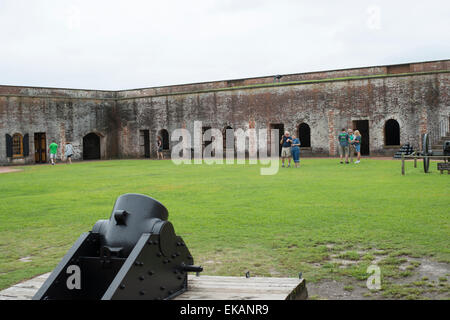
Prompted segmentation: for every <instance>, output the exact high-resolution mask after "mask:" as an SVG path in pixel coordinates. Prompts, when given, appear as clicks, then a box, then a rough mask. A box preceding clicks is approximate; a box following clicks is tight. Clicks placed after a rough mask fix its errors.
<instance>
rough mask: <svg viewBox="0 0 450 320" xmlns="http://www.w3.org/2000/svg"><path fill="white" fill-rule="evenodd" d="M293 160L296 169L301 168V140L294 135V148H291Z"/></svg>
mask: <svg viewBox="0 0 450 320" xmlns="http://www.w3.org/2000/svg"><path fill="white" fill-rule="evenodd" d="M291 153H292V158H293V159H294V164H295V167H296V168H298V167H299V166H300V139H298V138H297V137H296V136H295V135H292V147H291Z"/></svg>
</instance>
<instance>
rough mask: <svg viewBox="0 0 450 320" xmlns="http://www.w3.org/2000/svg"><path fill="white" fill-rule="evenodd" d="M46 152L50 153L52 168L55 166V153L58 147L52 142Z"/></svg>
mask: <svg viewBox="0 0 450 320" xmlns="http://www.w3.org/2000/svg"><path fill="white" fill-rule="evenodd" d="M48 152H49V153H50V161H51V162H52V166H53V165H55V161H56V153H57V152H58V145H57V144H56V141H55V140H52V143H51V144H50V145H49V146H48Z"/></svg>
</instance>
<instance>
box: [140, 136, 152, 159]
mask: <svg viewBox="0 0 450 320" xmlns="http://www.w3.org/2000/svg"><path fill="white" fill-rule="evenodd" d="M139 153H140V156H141V157H142V158H150V131H149V130H140V132H139Z"/></svg>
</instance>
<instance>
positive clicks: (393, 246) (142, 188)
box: [0, 159, 450, 290]
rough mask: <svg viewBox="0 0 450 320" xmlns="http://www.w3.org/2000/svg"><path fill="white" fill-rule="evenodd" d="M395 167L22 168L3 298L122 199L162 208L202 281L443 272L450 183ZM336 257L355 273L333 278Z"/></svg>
mask: <svg viewBox="0 0 450 320" xmlns="http://www.w3.org/2000/svg"><path fill="white" fill-rule="evenodd" d="M400 165H401V164H400V162H399V161H393V160H372V159H370V160H366V159H363V161H362V162H361V163H360V164H359V165H355V164H352V165H340V164H339V163H338V160H336V159H304V160H302V167H301V168H300V169H294V168H289V169H282V168H280V171H279V172H278V174H276V175H273V176H261V175H260V171H259V169H260V167H259V166H257V165H212V166H209V165H181V166H176V165H174V164H173V163H172V162H171V161H168V160H166V161H147V160H121V161H101V162H82V163H74V164H72V165H64V164H59V165H56V166H49V165H42V166H25V167H23V169H24V171H22V172H14V173H6V174H0V289H1V288H5V287H8V286H10V285H12V284H14V283H17V282H19V281H21V280H24V279H28V278H32V277H34V276H36V275H38V274H41V273H45V272H49V271H51V270H52V269H53V268H54V267H55V266H56V264H57V263H58V262H59V260H60V259H61V258H62V256H63V255H64V254H65V253H66V251H67V250H68V249H69V248H70V247H71V246H72V244H73V243H74V241H75V240H76V239H77V238H78V237H79V235H80V234H81V233H83V232H86V231H89V230H91V228H92V226H93V225H94V223H95V222H96V221H97V220H100V219H108V218H109V216H110V214H111V210H112V207H113V205H114V201H115V199H116V198H117V197H118V196H119V195H121V194H124V193H142V194H146V195H149V196H151V197H154V198H156V199H157V200H159V201H161V202H162V203H163V204H164V205H165V206H166V207H167V208H168V210H169V220H170V221H171V222H172V223H173V224H174V227H175V231H176V233H177V234H179V235H181V236H182V237H183V239H184V240H185V242H186V243H187V245H188V248H189V249H190V251H191V253H192V255H193V256H194V259H195V262H196V264H202V265H203V266H204V269H205V271H204V273H205V274H210V275H213V274H214V275H241V276H242V275H243V274H244V273H245V271H247V270H250V271H251V274H252V275H254V276H256V275H259V276H278V277H296V276H297V275H298V272H299V271H302V272H303V277H304V278H305V279H307V280H308V281H313V282H314V281H318V280H321V279H338V280H339V279H344V278H351V279H355V280H358V281H363V280H364V279H367V276H368V275H367V274H366V268H367V266H368V265H369V264H370V263H371V260H372V259H373V258H374V257H375V256H376V255H377V254H380V252H381V253H382V254H384V255H385V256H384V258H383V260H382V261H381V262H380V264H381V265H382V266H383V268H384V269H383V268H382V272H383V276H384V277H385V278H386V279H388V277H389V278H392V279H395V278H399V277H401V275H400V273H399V270H398V265H399V264H401V263H402V262H403V261H402V260H401V257H403V256H409V257H429V258H430V259H433V260H434V261H440V262H446V263H450V250H449V243H450V228H449V221H450V219H449V217H450V215H449V214H450V207H449V204H450V177H449V176H448V175H446V174H443V175H440V174H439V172H438V171H436V164H435V163H432V165H431V166H432V168H433V171H432V173H430V174H424V173H423V169H422V168H421V167H419V168H417V169H414V168H413V164H412V163H411V162H408V163H407V172H406V176H402V175H401V171H400ZM420 165H421V164H420ZM333 254H335V255H336V256H337V257H338V258H342V257H343V258H347V259H350V260H352V261H355V264H352V265H351V266H349V267H348V268H340V267H339V264H338V263H336V262H335V261H333V259H331V256H332V255H333ZM24 257H30V258H29V259H30V260H31V261H29V262H22V261H20V260H19V259H21V258H24ZM411 268H414V266H413V267H411ZM387 283H389V281H387ZM350 287H351V286H348V287H347V288H350ZM389 288H390V287H389V286H387V287H386V290H389ZM391 289H392V288H391ZM447 289H448V286H446V287H445V290H447Z"/></svg>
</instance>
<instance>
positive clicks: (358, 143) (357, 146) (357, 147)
mask: <svg viewBox="0 0 450 320" xmlns="http://www.w3.org/2000/svg"><path fill="white" fill-rule="evenodd" d="M354 146H355V150H356V152H357V154H358V155H357V157H358V158H357V160H356V162H355V163H360V162H361V160H360V159H361V133H359V131H358V130H355V138H354Z"/></svg>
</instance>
